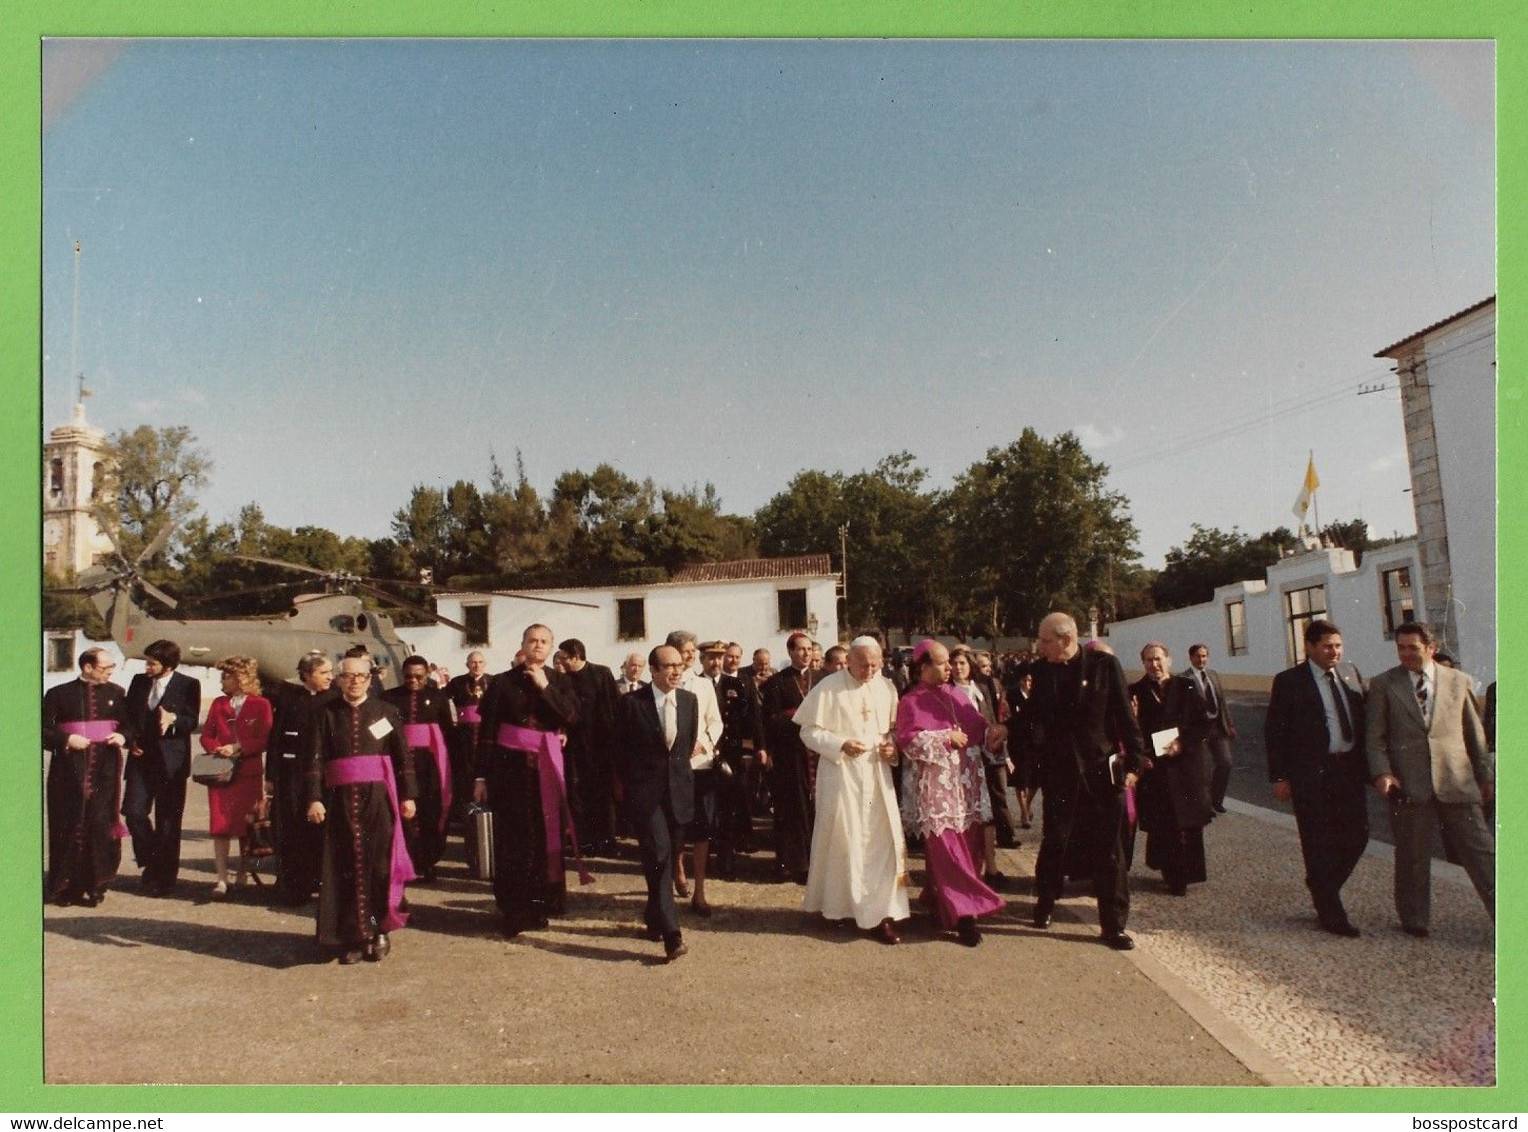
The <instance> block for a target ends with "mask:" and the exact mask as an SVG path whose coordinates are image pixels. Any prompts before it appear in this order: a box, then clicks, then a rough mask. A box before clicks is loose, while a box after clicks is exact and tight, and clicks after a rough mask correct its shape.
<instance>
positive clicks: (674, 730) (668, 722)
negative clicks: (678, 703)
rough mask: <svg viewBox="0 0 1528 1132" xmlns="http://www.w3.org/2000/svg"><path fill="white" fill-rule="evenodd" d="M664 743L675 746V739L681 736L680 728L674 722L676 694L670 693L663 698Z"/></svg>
mask: <svg viewBox="0 0 1528 1132" xmlns="http://www.w3.org/2000/svg"><path fill="white" fill-rule="evenodd" d="M662 714H663V741H664V742H665V743H666V744H668V745H669V746H670V747H672V746H673V745H674V739H675V737H676V736H677V735H678V734H679V726H678V724H676V723H675V722H674V694H673V693H672V692H670V693H669V694H668V695H666V696H664V697H663V713H662Z"/></svg>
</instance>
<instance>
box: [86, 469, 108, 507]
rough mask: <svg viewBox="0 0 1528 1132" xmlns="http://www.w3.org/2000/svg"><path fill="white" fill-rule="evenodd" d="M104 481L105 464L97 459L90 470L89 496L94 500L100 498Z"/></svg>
mask: <svg viewBox="0 0 1528 1132" xmlns="http://www.w3.org/2000/svg"><path fill="white" fill-rule="evenodd" d="M105 482H106V465H105V464H103V463H101V462H100V461H99V460H97V461H96V466H95V467H94V468H92V469H91V471H90V498H91V501H92V502H94V501H95V500H97V499H100V498H101V487H102V485H103V484H104V483H105Z"/></svg>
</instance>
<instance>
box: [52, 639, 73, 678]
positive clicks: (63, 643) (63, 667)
mask: <svg viewBox="0 0 1528 1132" xmlns="http://www.w3.org/2000/svg"><path fill="white" fill-rule="evenodd" d="M73 667H74V634H73V633H71V634H69V635H68V636H66V637H63V636H61V637H49V638H48V671H49V672H68V671H70V670H71V669H72V668H73Z"/></svg>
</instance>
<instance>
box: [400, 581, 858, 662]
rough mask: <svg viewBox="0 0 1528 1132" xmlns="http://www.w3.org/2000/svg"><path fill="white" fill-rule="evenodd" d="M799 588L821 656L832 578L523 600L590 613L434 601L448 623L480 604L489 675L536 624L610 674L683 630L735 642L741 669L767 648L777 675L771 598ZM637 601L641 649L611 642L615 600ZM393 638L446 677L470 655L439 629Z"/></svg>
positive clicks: (834, 629)
mask: <svg viewBox="0 0 1528 1132" xmlns="http://www.w3.org/2000/svg"><path fill="white" fill-rule="evenodd" d="M803 588H804V589H805V590H806V591H807V595H806V604H807V615H808V616H809V617H810V616H812V615H814V614H815V615H816V617H817V631H816V633H815V634H813V635H814V636H815V638H816V639H817V640H818V641H820V642H822V644H823V647H824V648H826V647H827V646H829V645H831V644H834V643H836V642H837V640H838V615H837V604H838V603H837V598H836V596H835V593H834V589H835V585H834V579H833V578H831V577H825V578H771V579H769V580H767V581H747V582H687V583H678V584H673V583H670V584H664V585H655V586H627V587H621V588H618V589H604V590H601V589H568V590H537V591H534V592H533V593H531V594H528V595H527V596H528V597H530V598H560V599H562V600H564V601H577V602H586V603H589V604H592V605H594V606H595V608H593V609H585V608H582V607H578V606H571V605H558V604H555V603H553V602H550V601H545V600H523V599H519V598H510V597H504V596H502V595H492V596H488V597H486V598H485V597H472V596H468V597H465V598H463V597H452V596H441V597H439V598H437V599H436V609H437V610H438V611H439V612H440V613H441V614H442V615H444V616H446V617H450V618H451V619H452V620H455V621H463V620H464V619H463V615H462V605H463V604H478V603H481V602H483V601H484V600H486V601H487V603H488V606H489V611H488V633H489V644H488V647H487V648H486V649H484V651H485V652H486V653H487V654H488V668H489V671H491V672H497V671H500V670H502V669H504V668H507V667H509V662H510V658H511V657H513V656H514V653H515V649H517V648H518V647H519V646H520V637H521V635H522V634H523V633H524V631H525V627H526V626H527V625H531V624H534V623H536V622H538V621H539V622H542V623H543V624H546V625H548V626H550V627H551V629H552V640H553V642H554V643H555V642H556V641H561V640H566V639H567V638H568V637H577V638H578V639H579V640H581V641H583V642H584V647H585V649H587V650H588V653H589V659H590V660H592V661H594V662H595V663H596V664H604V665H608V666H610V667H611V668H618V667H619V666H620V663H621V661H622V660H624V659H625V657H626V654H627V653H630V652H640V653H641V654H642V655H643V657H644V658H645V657H646V655H647V653H648V650H650V649H651V648H652V647H653V646H654V645H657V644H661V643H662V641H663V638H664V637H665V636H667V635H668V633H669V632H670V631H672V630H674V629H688V630H689V631H690V632H692V633H695V634H696V635H697V636H698V637H699V638H700V639H701V640H703V641H704V640H710V639H712V638H716V639H719V640H724V641H737V642H738V643H739V644H741V645H742V646H743V660H744V663H745V664H746V663H747V662H748V659H749V657H750V655H751V654H752V652H753V650H754V649H756V648H767V649H769V651H770V652H771V653H772V654H773V656H774V659H775V666H776V667H779V665H780V664H782V663H783V662H784V657H785V641H786V638H787V637H788V636H789V635H790V633H789V631H785V632H782V631H781V630H780V625H779V604H778V599H777V598H776V596H775V595H776V593H777V592H778V591H780V590H790V589H803ZM636 597H640V598H644V599H645V600H646V613H647V618H646V620H647V636H646V637H645V638H644V639H643V640H640V641H621V640H618V639H617V637H616V628H617V625H616V599H617V598H636ZM398 635H399V636H401V637H402V638H403V639H404V640H405V641H407V642H408V643H409V644H410V645H411V646H412V647H413V649H414V651H415V652H417V653H419V654H420V655H422V656H425V657H428V658H429V659H430V660H431V661H433V662H434V663H436V664H441V663H444V664H445V665H447V666H448V667H449V668H450V669H451V672H452V673H453V674H455V673H459V672H463V671H465V670H466V659H467V654H468V653H469V652H471V651H472V647H471V646H468V645H464V644H463V643H462V634H461V633H459V632H458V631H457V630H455V629H452V628H449V627H447V626H444V625H429V626H419V627H414V626H409V627H401V628H399V630H398Z"/></svg>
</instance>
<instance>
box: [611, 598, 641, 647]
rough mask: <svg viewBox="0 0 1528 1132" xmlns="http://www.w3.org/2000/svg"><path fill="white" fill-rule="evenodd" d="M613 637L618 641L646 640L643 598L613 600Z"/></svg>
mask: <svg viewBox="0 0 1528 1132" xmlns="http://www.w3.org/2000/svg"><path fill="white" fill-rule="evenodd" d="M615 635H616V640H619V641H645V640H647V599H646V598H645V597H618V598H616V599H615Z"/></svg>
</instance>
